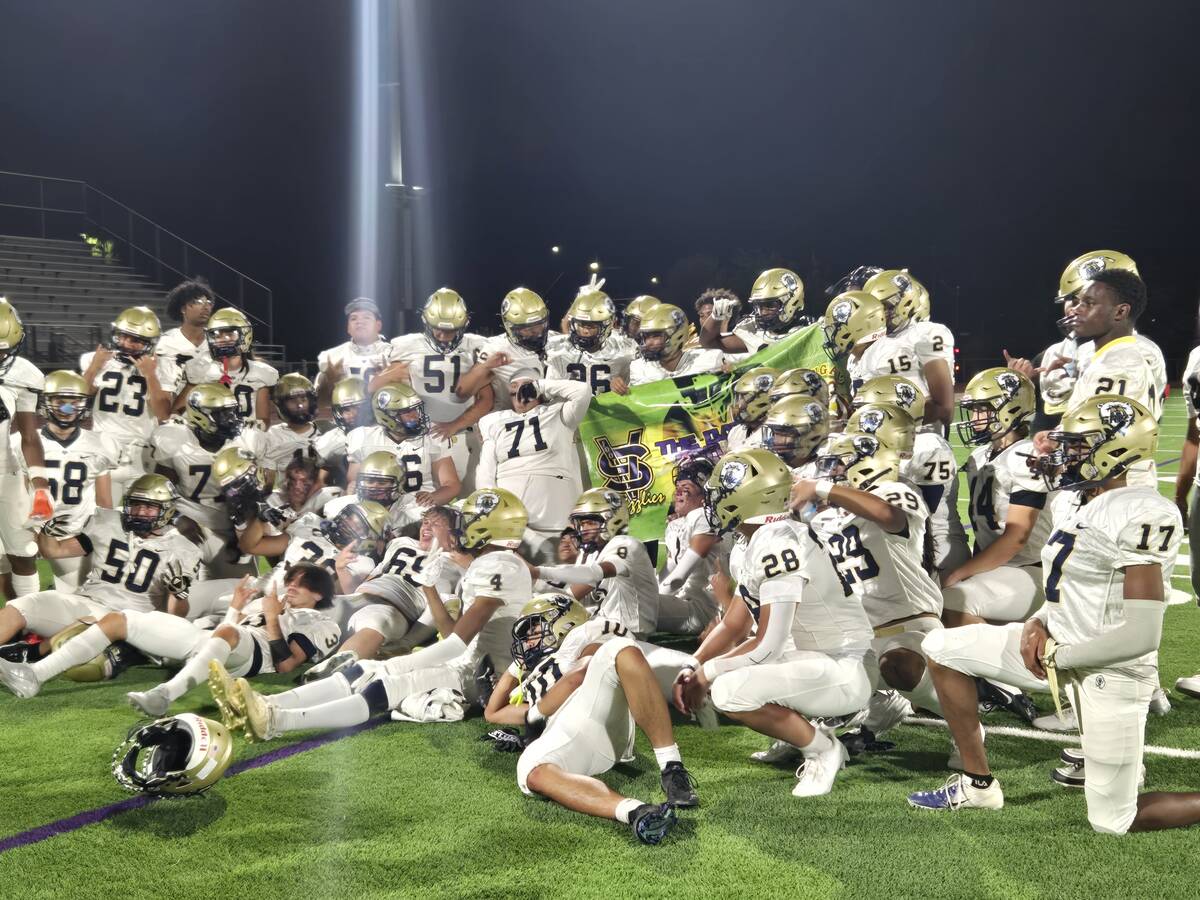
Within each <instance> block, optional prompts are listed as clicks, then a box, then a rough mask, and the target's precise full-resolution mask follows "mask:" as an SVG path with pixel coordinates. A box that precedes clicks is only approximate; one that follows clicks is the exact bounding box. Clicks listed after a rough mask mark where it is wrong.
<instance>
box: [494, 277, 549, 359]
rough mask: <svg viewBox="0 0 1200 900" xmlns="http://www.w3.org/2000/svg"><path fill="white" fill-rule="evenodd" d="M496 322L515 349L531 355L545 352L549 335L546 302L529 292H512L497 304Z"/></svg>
mask: <svg viewBox="0 0 1200 900" xmlns="http://www.w3.org/2000/svg"><path fill="white" fill-rule="evenodd" d="M500 321H501V322H503V323H504V333H505V334H507V335H508V339H509V340H510V341H512V342H513V344H514V345H515V346H517V347H524V348H525V349H526V350H532V351H533V352H534V353H541V352H542V351H544V350H545V349H546V339H547V337H548V336H549V334H550V310H549V309H548V308H547V307H546V301H545V300H543V299H542V298H541V297H539V296H538V295H537V294H535V293H534V292H533V291H531V290H529V288H523V287H519V288H513V289H512V290H511V291H509V292H508V293H507V294H505V295H504V299H503V300H501V301H500Z"/></svg>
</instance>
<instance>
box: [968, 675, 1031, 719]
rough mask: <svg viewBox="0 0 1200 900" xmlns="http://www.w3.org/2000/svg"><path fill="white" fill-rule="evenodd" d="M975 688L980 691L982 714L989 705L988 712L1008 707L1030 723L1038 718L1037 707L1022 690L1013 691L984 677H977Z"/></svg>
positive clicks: (980, 710) (1011, 711)
mask: <svg viewBox="0 0 1200 900" xmlns="http://www.w3.org/2000/svg"><path fill="white" fill-rule="evenodd" d="M975 688H976V690H977V691H978V693H979V712H980V713H981V714H982V713H984V712H985V707H987V710H986V711H987V712H991V710H993V709H1006V710H1008V711H1009V712H1010V713H1012V714H1013V715H1014V716H1016V717H1017V718H1019V719H1023V720H1024V721H1025V722H1026V723H1028V724H1030V725H1032V724H1033V720H1034V719H1036V718H1037V707H1036V706H1034V705H1033V701H1032V700H1031V699H1030V698H1029V695H1028V694H1023V693H1021V692H1020V691H1017V692H1016V693H1013V692H1011V691H1008V690H1005V689H1004V688H1002V687H1000V686H999V685H997V684H993V683H992V682H990V681H988V680H986V679H984V678H977V679H975Z"/></svg>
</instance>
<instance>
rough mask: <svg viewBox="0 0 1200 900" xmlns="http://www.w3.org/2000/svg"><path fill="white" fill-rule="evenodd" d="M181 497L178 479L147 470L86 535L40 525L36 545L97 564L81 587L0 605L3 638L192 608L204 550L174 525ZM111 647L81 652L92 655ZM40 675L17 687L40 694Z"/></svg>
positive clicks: (50, 554)
mask: <svg viewBox="0 0 1200 900" xmlns="http://www.w3.org/2000/svg"><path fill="white" fill-rule="evenodd" d="M178 500H179V495H178V493H177V492H176V491H175V486H174V485H172V484H171V482H169V481H168V480H167V479H166V478H163V476H161V475H143V476H142V477H141V478H139V479H137V481H135V482H134V483H133V484H132V485H130V487H129V490H128V492H127V495H126V497H125V501H124V504H123V506H122V508H121V509H120V510H112V509H104V508H102V507H101V508H98V509H97V510H96V513H95V515H93V516H92V519H91V521H90V522H89V523H88V526H87V528H86V529H84V531H83V532H81V533H80V534H78V535H76V536H74V537H69V538H64V539H62V540H59V539H57V538H54V537H52V536H51V535H49V534H47V533H46V532H45V531H42V532H41V533H40V534H39V535H38V548H39V550H40V551H41V554H42V556H43V557H44V558H45V559H62V558H64V557H71V556H84V555H86V554H92V556H93V564H92V568H91V571H90V572H88V575H87V578H86V579H85V580H84V582H83V584H82V585H80V587H79V590H78V591H77V592H75V593H70V594H68V593H62V592H60V591H41V592H39V593H35V594H27V595H26V596H24V597H18V598H17V599H16V600H13V601H11V602H9V603H8V605H6V606H5V607H4V608H3V609H0V643H5V642H7V641H11V640H12V639H13V638H14V637H15V636H16V635H18V634H20V633H21V632H23V631H29V632H32V633H33V634H36V635H39V636H40V637H43V638H49V637H52V636H53V635H55V634H57V633H58V632H60V631H62V630H63V629H64V628H66V627H67V626H68V625H71V624H72V623H73V622H75V621H76V620H77V619H83V618H88V617H99V616H103V615H104V614H105V613H108V612H112V611H114V610H120V611H131V612H134V613H148V612H152V611H153V610H154V609H155V607H156V606H157V607H164V608H166V610H167V611H168V612H170V613H172V614H174V615H177V616H184V615H186V614H187V597H188V590H189V588H190V587H191V584H192V582H193V581H194V580H195V577H196V574H197V573H198V571H199V568H200V551H199V549H198V548H197V547H196V546H195V545H194V544H193V543H192V542H191V541H189V540H188V539H187V538H185V537H184V536H183V535H182V534H181V533H180V532H179V531H178V530H177V529H176V528H175V527H174V525H173V524H172V523H173V522H174V520H175V516H176V506H177V503H178ZM76 640H77V639H76ZM43 643H44V644H48V643H49V642H48V641H44V642H43ZM87 646H90V645H87ZM105 646H107V643H105V644H103V645H101V646H99V647H98V648H97V649H96V650H94V651H93V652H91V653H89V654H88V655H87V656H86V657H83V659H84V660H88V659H91V658H92V657H94V656H96V655H97V654H98V653H100V651H101V650H103V648H104V647H105ZM46 649H49V648H48V647H47V648H46ZM67 668H70V666H68V667H67ZM60 671H61V670H60ZM36 682H37V678H36V677H35V678H34V680H33V682H30V681H29V679H27V678H21V679H20V685H22V686H21V687H19V688H17V687H14V690H20V691H27V690H33V693H36V692H37V691H36ZM12 686H13V685H11V684H10V687H12ZM28 696H32V694H28Z"/></svg>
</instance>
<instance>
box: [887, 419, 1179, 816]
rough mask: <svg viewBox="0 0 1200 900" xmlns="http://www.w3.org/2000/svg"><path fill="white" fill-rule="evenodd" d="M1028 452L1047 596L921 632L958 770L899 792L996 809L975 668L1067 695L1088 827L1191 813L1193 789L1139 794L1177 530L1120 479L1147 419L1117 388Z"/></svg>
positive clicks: (1150, 494) (1150, 426)
mask: <svg viewBox="0 0 1200 900" xmlns="http://www.w3.org/2000/svg"><path fill="white" fill-rule="evenodd" d="M1049 438H1050V440H1051V441H1052V442H1053V443H1054V445H1055V449H1054V450H1052V451H1051V452H1050V453H1049V454H1047V455H1045V456H1042V457H1040V458H1039V462H1040V463H1041V465H1042V471H1043V472H1044V474H1045V477H1046V480H1047V484H1048V487H1049V488H1050V489H1052V490H1061V491H1062V493H1061V494H1060V495H1059V496H1058V497H1057V498H1056V499H1055V501H1054V504H1053V513H1054V529H1055V530H1054V532H1053V534H1051V535H1050V539H1049V540H1048V541H1047V543H1046V545H1045V547H1044V548H1043V549H1042V564H1043V575H1044V578H1045V582H1044V587H1045V591H1046V603H1045V605H1044V606H1042V608H1041V609H1040V610H1038V612H1037V613H1035V614H1034V615H1033V616H1032V617H1031V618H1030V619H1029V620H1028V621H1027V622H1025V623H1024V624H1021V623H1017V622H1014V623H1010V624H1008V625H967V626H964V627H962V628H949V629H943V630H941V631H937V632H934V633H932V634H930V635H928V636H927V637H926V638H925V641H924V643H923V644H922V650H923V651H924V653H925V655H926V657H927V658H928V660H929V669H930V671H931V673H932V675H933V679H934V683H935V685H936V687H937V692H938V696H939V698H941V706H942V712H943V714H944V715H945V717H946V721H947V723H948V724H949V726H950V731H951V733H952V734H953V735H954V738H955V740H956V741H957V743H958V748H959V752H960V753H961V756H962V762H963V771H962V772H961V773H959V774H955V775H954V776H952V777H951V778H950V779H949V780H948V781H947V782H946V783H945V784H944V785H943V786H942V787H940V788H937V789H935V790H931V791H921V792H918V793H914V794H911V795H910V796H909V798H908V802H909V803H910V804H911V805H913V806H915V807H918V808H921V809H934V810H956V809H963V808H972V807H973V808H978V809H1000V808H1001V807H1002V806H1003V805H1004V793H1003V792H1002V791H1001V789H1000V783H999V782H998V781H997V780H996V779H995V777H994V776H993V775H992V774H991V770H990V768H989V765H988V758H987V753H986V751H985V750H984V747H983V742H982V740H981V739H980V733H979V717H978V713H977V711H976V695H975V683H974V678H975V676H983V677H985V678H999V679H1002V680H1004V681H1009V682H1012V683H1014V684H1019V685H1020V686H1021V687H1023V688H1025V689H1027V690H1043V691H1044V690H1051V691H1052V692H1055V693H1057V690H1058V688H1059V687H1060V686H1061V687H1064V688H1066V689H1068V690H1070V691H1071V693H1072V694H1073V695H1074V698H1075V706H1076V709H1077V710H1078V712H1079V718H1080V721H1081V722H1082V725H1083V731H1082V735H1081V737H1082V741H1083V750H1082V759H1083V769H1084V771H1083V782H1084V785H1083V786H1084V795H1085V797H1086V799H1087V815H1088V822H1089V823H1090V824H1091V826H1092V828H1093V829H1095V830H1096V831H1099V832H1103V833H1108V834H1125V833H1126V832H1129V831H1149V830H1155V829H1160V828H1178V827H1183V826H1187V825H1192V824H1195V823H1196V822H1200V793H1165V792H1153V793H1148V794H1142V795H1140V796H1139V795H1138V781H1139V778H1140V775H1141V768H1142V754H1143V741H1144V740H1145V730H1146V715H1147V712H1148V709H1149V704H1150V698H1151V696H1152V694H1153V692H1154V690H1155V688H1156V687H1157V686H1158V647H1159V642H1160V641H1161V639H1162V625H1163V613H1164V611H1165V608H1166V604H1165V602H1164V600H1165V597H1166V595H1167V592H1168V591H1169V590H1170V580H1171V572H1172V570H1173V569H1174V567H1175V560H1176V557H1177V554H1178V550H1179V544H1180V541H1181V539H1182V533H1183V521H1182V518H1181V517H1180V515H1179V510H1177V509H1176V508H1175V506H1174V504H1172V503H1171V501H1170V500H1168V499H1167V498H1165V497H1163V496H1162V495H1161V494H1159V493H1158V491H1157V490H1155V489H1154V488H1151V487H1138V486H1131V485H1129V484H1127V478H1128V475H1129V472H1130V471H1131V470H1133V469H1134V467H1135V466H1136V465H1137V464H1138V463H1139V462H1141V461H1143V460H1146V459H1152V458H1153V456H1154V451H1155V448H1156V446H1157V438H1158V427H1157V425H1156V423H1155V421H1154V417H1153V416H1152V415H1151V413H1150V412H1149V410H1147V409H1146V407H1144V406H1142V405H1141V404H1140V403H1137V402H1136V401H1134V400H1130V399H1128V398H1126V397H1122V396H1117V395H1100V396H1097V397H1093V398H1092V399H1090V400H1088V401H1086V402H1084V403H1082V404H1080V405H1079V406H1077V407H1076V408H1074V409H1073V410H1071V411H1070V412H1068V413H1067V414H1066V415H1065V416H1063V419H1062V422H1061V423H1060V425H1059V426H1058V428H1057V429H1056V430H1054V431H1052V432H1050V435H1049Z"/></svg>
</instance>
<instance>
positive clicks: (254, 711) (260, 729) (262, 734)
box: [234, 678, 279, 743]
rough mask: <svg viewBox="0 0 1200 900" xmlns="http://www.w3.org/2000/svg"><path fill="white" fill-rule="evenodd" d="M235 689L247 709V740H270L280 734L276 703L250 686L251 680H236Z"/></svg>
mask: <svg viewBox="0 0 1200 900" xmlns="http://www.w3.org/2000/svg"><path fill="white" fill-rule="evenodd" d="M234 691H235V692H236V694H237V697H238V699H239V700H240V701H241V705H242V709H243V710H245V716H246V718H245V719H244V721H243V731H244V733H245V735H246V740H248V741H250V742H251V743H253V742H254V741H269V740H271V739H272V738H276V737H278V736H279V732H277V731H276V730H275V705H274V704H273V703H271V702H270V701H269V700H267V698H266V697H264V696H263V695H262V694H260V693H258V691H256V690H254V688H252V687H250V682H248V681H247V680H246V679H245V678H239V679H238V680H237V681H236V682H234Z"/></svg>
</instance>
